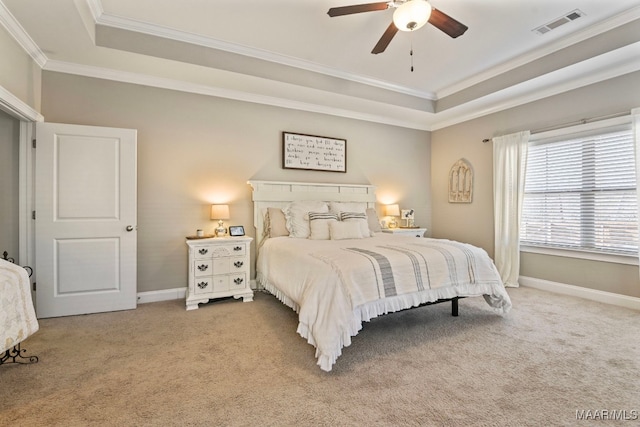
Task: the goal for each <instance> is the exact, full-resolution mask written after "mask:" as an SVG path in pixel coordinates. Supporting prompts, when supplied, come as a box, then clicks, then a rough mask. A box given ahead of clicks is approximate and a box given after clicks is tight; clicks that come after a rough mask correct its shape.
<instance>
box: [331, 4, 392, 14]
mask: <svg viewBox="0 0 640 427" xmlns="http://www.w3.org/2000/svg"><path fill="white" fill-rule="evenodd" d="M388 8H389V2H386V1H382V2H379V3H366V4H354V5H352V6H342V7H332V8H331V9H329V11H328V12H327V14H328V15H329V16H330V17H332V18H333V17H334V16H342V15H351V14H354V13H362V12H374V11H376V10H386V9H388Z"/></svg>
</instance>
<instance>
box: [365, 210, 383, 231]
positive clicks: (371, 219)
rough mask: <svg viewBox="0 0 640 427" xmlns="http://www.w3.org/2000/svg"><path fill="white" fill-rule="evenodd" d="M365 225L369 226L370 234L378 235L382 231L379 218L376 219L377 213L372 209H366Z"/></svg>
mask: <svg viewBox="0 0 640 427" xmlns="http://www.w3.org/2000/svg"><path fill="white" fill-rule="evenodd" d="M367 223H368V224H369V230H371V232H372V233H379V232H381V231H382V227H381V226H380V218H378V213H377V212H376V210H375V209H373V208H369V209H367Z"/></svg>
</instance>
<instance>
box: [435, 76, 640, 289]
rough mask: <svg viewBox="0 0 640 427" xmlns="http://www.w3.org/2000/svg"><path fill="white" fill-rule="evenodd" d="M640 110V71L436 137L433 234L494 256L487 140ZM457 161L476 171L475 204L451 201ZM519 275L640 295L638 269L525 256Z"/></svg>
mask: <svg viewBox="0 0 640 427" xmlns="http://www.w3.org/2000/svg"><path fill="white" fill-rule="evenodd" d="M638 106H640V72H636V73H632V74H628V75H625V76H622V77H618V78H615V79H611V80H609V81H605V82H602V83H598V84H594V85H591V86H587V87H584V88H581V89H577V90H573V91H571V92H567V93H565V94H561V95H557V96H553V97H550V98H547V99H543V100H540V101H536V102H533V103H530V104H527V105H523V106H520V107H516V108H512V109H510V110H507V111H502V112H500V113H496V114H492V115H489V116H485V117H482V118H479V119H476V120H472V121H468V122H465V123H461V124H459V125H455V126H450V127H448V128H446V129H441V130H438V131H435V132H433V133H432V138H431V141H432V142H431V156H432V166H431V173H432V177H431V178H432V191H431V195H432V203H433V216H432V235H433V236H434V237H439V238H450V239H456V240H462V241H467V242H470V243H472V244H475V245H478V246H480V247H483V248H484V249H486V250H487V251H488V252H489V253H490V254H492V253H493V249H494V243H493V181H492V180H493V171H492V167H493V166H492V163H493V161H492V156H493V153H492V150H493V147H492V144H491V143H486V144H483V143H482V140H483V139H485V138H492V137H494V136H498V135H505V134H509V133H512V132H516V131H520V130H526V129H529V130H532V131H535V130H536V129H540V128H544V127H548V126H553V125H558V124H563V123H568V122H573V121H576V120H580V119H583V118H588V117H597V116H602V115H607V114H613V113H618V112H622V111H629V110H630V109H631V108H634V107H638ZM459 158H466V159H467V160H468V161H469V162H470V163H471V164H472V165H473V168H474V172H475V187H474V201H473V203H472V204H469V205H462V204H450V203H448V201H447V177H448V173H449V169H450V168H451V166H452V165H453V163H454V162H455V161H456V160H458V159H459ZM521 260H522V264H521V274H522V275H523V276H529V277H535V278H539V279H545V280H550V281H555V282H559V283H566V284H571V285H577V286H584V287H587V288H592V289H600V290H604V291H609V292H615V293H620V294H624V295H630V296H635V297H640V280H639V274H638V267H637V266H628V265H621V264H609V263H603V262H594V261H584V260H577V259H570V258H564V257H553V256H546V255H536V254H527V253H523V254H522V255H521Z"/></svg>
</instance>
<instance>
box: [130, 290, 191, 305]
mask: <svg viewBox="0 0 640 427" xmlns="http://www.w3.org/2000/svg"><path fill="white" fill-rule="evenodd" d="M186 297H187V288H186V287H184V288H174V289H163V290H161V291H148V292H138V304H146V303H148V302H158V301H169V300H173V299H185V298H186Z"/></svg>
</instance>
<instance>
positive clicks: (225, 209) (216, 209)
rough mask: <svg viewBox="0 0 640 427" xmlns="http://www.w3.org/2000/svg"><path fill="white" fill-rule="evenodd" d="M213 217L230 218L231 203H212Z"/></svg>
mask: <svg viewBox="0 0 640 427" xmlns="http://www.w3.org/2000/svg"><path fill="white" fill-rule="evenodd" d="M211 219H229V205H211Z"/></svg>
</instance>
